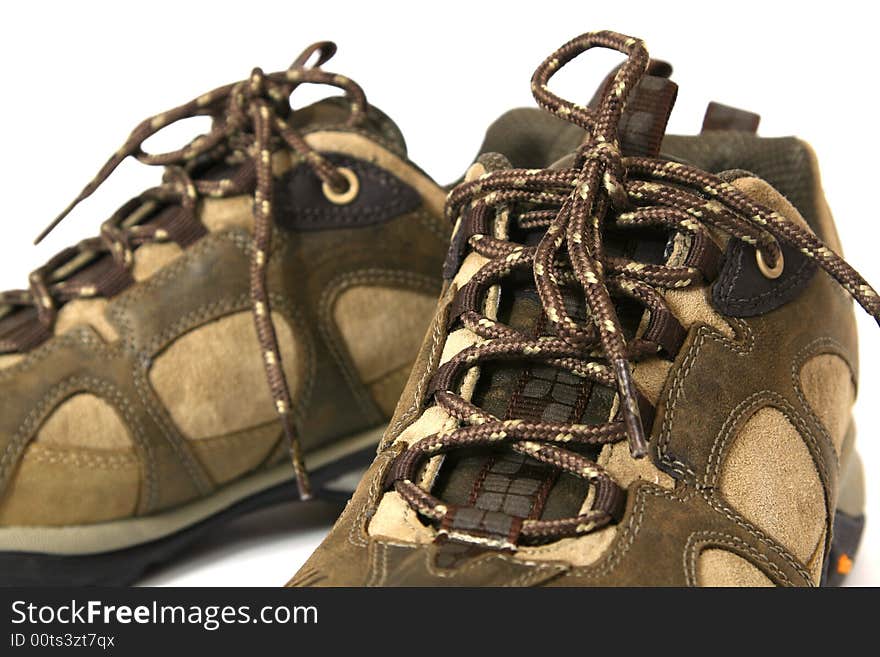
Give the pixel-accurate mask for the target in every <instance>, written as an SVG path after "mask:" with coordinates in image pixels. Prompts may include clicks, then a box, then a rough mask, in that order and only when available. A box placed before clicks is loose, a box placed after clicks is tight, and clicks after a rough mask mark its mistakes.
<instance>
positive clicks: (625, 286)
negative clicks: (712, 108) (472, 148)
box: [390, 32, 880, 541]
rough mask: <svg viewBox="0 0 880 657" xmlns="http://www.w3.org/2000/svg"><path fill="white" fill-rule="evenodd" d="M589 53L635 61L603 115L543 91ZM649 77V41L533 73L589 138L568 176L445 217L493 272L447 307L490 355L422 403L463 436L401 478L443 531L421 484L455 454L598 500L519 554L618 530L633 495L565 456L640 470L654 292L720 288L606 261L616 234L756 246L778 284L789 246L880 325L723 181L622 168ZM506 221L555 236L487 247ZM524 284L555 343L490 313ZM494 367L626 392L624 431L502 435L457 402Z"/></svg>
mask: <svg viewBox="0 0 880 657" xmlns="http://www.w3.org/2000/svg"><path fill="white" fill-rule="evenodd" d="M594 47H603V48H609V49H613V50H617V51H619V52H621V53H623V54H625V55H626V57H627V59H626V61H625V63H624V64H623V65H622V66H621V67H620V68H619V69H618V70H617V72H616V75H615V76H614V79H613V82H612V83H611V84H610V85H609V86H608V87H607V88H606V90H605V92H604V95H603V96H602V97H601V99H600V102H599V103H598V105H597V106H596V108H595V109H590V108H586V107H581V106H578V105H575V104H574V103H571V102H569V101H566V100H563V99H562V98H559V97H558V96H556V95H555V94H554V93H553V92H551V91H550V90H549V89H548V86H547V83H548V82H549V80H550V78H551V77H552V76H553V75H554V74H555V73H556V72H558V71H559V70H560V69H561V68H562V67H563V66H564V65H565V64H566V63H568V62H570V61H571V60H572V59H574V58H575V57H577V56H578V55H580V54H582V53H584V52H586V51H587V50H589V49H591V48H594ZM648 63H649V59H648V52H647V50H646V48H645V45H644V43H643V42H642V41H640V40H638V39H634V38H631V37H627V36H625V35H621V34H617V33H614V32H597V33H588V34H584V35H582V36H580V37H577V38H575V39H573V40H571V41H570V42H568V43H566V44H565V45H563V46H562V47H561V48H559V49H558V50H557V51H556V52H554V53H553V54H552V55H550V56H549V57H548V58H547V59H546V60H545V61H544V62H543V63H542V64H541V65H540V66H539V67H538V69H537V70H536V71H535V74H534V76H533V77H532V91H533V94H534V97H535V99H536V100H537V102H538V104H539V105H540V106H541V107H543V108H544V109H546V110H547V111H549V112H551V113H553V114H555V115H556V116H558V117H560V118H563V119H565V120H567V121H570V122H572V123H574V124H576V125H578V126H580V127H581V128H583V129H584V130H585V131H586V134H587V137H586V139H585V140H584V142H583V144H582V145H581V146H580V148H579V149H578V151H577V154H576V158H575V162H574V165H573V166H572V167H571V168H567V169H559V170H555V169H542V170H524V169H505V170H498V171H493V172H489V173H485V174H484V175H482V176H480V177H479V178H478V179H476V180H473V181H470V182H465V183H462V184H460V185H459V186H458V187H456V188H455V189H454V190H453V191H452V192H451V194H450V196H449V199H448V202H447V208H446V212H447V216H448V218H449V219H450V220H451V221H453V222H454V221H456V220H458V219H459V218H460V217H461V218H462V220H464V217H465V216H466V215H467V214H468V213H470V217H471V221H472V224H473V225H477V226H480V225H482V227H483V228H482V229H477V230H474V231H472V232H474V234H473V235H472V236H471V237H470V238H469V240H468V244H469V246H470V248H471V249H472V250H473V251H474V252H476V253H478V254H481V255H483V256H485V257H486V258H488V259H489V260H488V262H487V263H486V264H484V265H483V267H482V268H481V269H480V270H479V271H478V272H477V273H476V274H475V275H474V277H473V278H472V279H471V281H470V282H469V283H467V284H466V285H465V286H463V287H462V288H461V289H460V290H459V291H458V293H457V297H456V299H455V300H454V301H453V305H455V304H457V309H458V310H459V312H458V313H456V315H458V320H459V321H461V323H462V324H463V325H464V327H465V328H467V329H469V330H471V331H472V332H473V333H475V334H476V335H477V336H479V337H480V338H482V340H481V341H480V342H478V343H476V344H474V345H473V346H470V347H468V348H465V349H464V350H462V351H461V352H460V353H458V354H457V355H455V356H454V357H453V358H451V359H450V360H449V361H448V362H447V363H445V364H444V365H443V366H441V367H440V368H439V369H438V371H437V373H436V375H435V376H434V379H433V381H432V383H431V385H430V387H429V391H428V393H427V395H426V396H427V397H428V398H430V397H433V401H434V402H435V403H436V404H437V405H438V406H439V407H440V408H442V409H443V410H444V411H445V412H446V413H448V414H449V416H450V417H451V418H452V422H450V424H451V425H453V426H452V427H451V428H448V429H445V430H443V431H441V432H439V433H436V434H434V435H431V436H428V437H426V438H424V439H422V440H419V441H417V442H416V443H414V444H412V445H411V446H409V447H408V448H407V449H406V450H405V451H403V452H402V453H401V454H400V455H399V457H398V459H397V461H396V463H395V466H394V468H393V470H392V472H391V477H390V481H391V482H393V485H394V488H395V489H396V490H397V492H398V493H399V494H400V495H401V496H402V497H403V498H404V499H405V500H406V501H407V502H408V503H409V504H410V505H411V506H412V508H413V509H415V510H416V511H417V512H418V513H419V514H420V515H421V516H422V517H424V518H426V519H428V520H430V521H433V522H438V523H439V522H441V521H443V520H444V518H446V517H447V516H448V515H449V514H451V513H452V512H453V510H454V509H453V507H450V506H449V505H447V504H446V503H444V502H443V501H442V500H440V499H438V498H436V497H435V496H433V495H432V494H431V493H430V492H428V491H427V490H425V489H424V488H422V487H421V486H420V485H418V484H417V483H415V482H416V481H417V480H418V477H419V472H420V468H421V467H422V466H423V465H424V464H425V463H426V461H427V460H428V459H430V458H433V457H436V456H439V455H442V454H445V453H447V452H450V451H452V450H455V449H460V448H465V447H477V446H484V447H496V448H497V447H500V446H502V445H506V446H508V447H509V448H510V449H512V450H514V451H515V452H518V453H520V454H525V455H527V456H529V457H531V458H533V459H535V460H537V461H539V462H542V463H546V464H550V465H552V466H555V467H556V468H559V469H560V470H562V471H564V472H568V473H570V474H572V475H575V476H577V477H580V478H583V479H585V480H587V481H588V482H589V483H590V484H591V485H592V486H594V491H595V495H594V498H593V503H592V505H591V508H590V509H589V510H587V511H585V512H582V513H580V514H579V515H578V516H575V517H571V518H563V519H554V520H541V519H522V520H521V522H520V526H519V527H517V531H518V534H519V536H521V537H522V538H523V539H524V540H527V541H528V540H531V541H536V540H547V539H556V538H562V537H566V536H576V535H581V534H584V533H587V532H591V531H594V530H595V529H597V528H599V527H602V526H604V525H606V524H608V523H609V522H612V521H613V520H614V519H615V518H616V517H618V516H619V514H620V512H621V510H622V501H623V491H622V490H621V489H620V488H619V487H618V485H617V484H616V483H615V482H614V481H613V479H612V478H611V476H610V475H609V474H608V473H607V472H606V471H604V470H603V468H601V467H600V466H599V465H598V464H597V463H595V462H594V461H593V460H591V459H590V458H588V457H587V456H584V455H582V454H579V453H577V452H575V451H572V450H571V449H566V446H578V445H581V446H583V445H598V446H601V445H604V444H608V443H614V442H618V441H621V440H625V439H628V441H629V446H630V452H631V454H632V456H633V457H635V458H641V457H643V456H645V455H646V453H647V441H646V438H645V433H644V429H643V427H642V421H641V418H640V410H639V407H640V403H639V402H640V401H641V400H640V398H639V395H638V393H637V391H636V389H635V386H634V384H633V381H632V366H631V362H632V360H634V359H637V358H640V357H643V356H645V355H648V354H657V353H658V352H662V351H663V347H664V345H663V341H662V340H660V341H654V342H652V341H651V340H649V339H647V338H648V334H649V333H651V332H652V329H651V326H652V325H659V324H662V323H663V319H664V318H666V319H668V318H670V317H671V311H670V310H669V309H668V307H667V305H666V303H665V301H664V297H663V295H662V294H661V293H660V292H658V290H660V289H670V288H684V287H688V286H691V285H695V284H699V283H708V282H710V280H711V278H712V277H713V276H714V275H715V274H714V273H713V272H711V271H707V268H706V267H702V268H701V267H698V266H696V263H697V260H698V259H697V258H693V259H691V258H690V257H689V258H687V259H685V261H684V263H683V264H682V265H681V266H672V265H669V264H666V265H653V264H645V263H640V262H635V261H632V260H628V259H626V258H622V257H616V256H611V255H608V254H607V253H606V249H605V244H604V240H605V233H606V229H607V227H609V226H611V225H614V226H617V227H633V226H638V227H661V228H663V229H667V230H669V231H671V232H677V233H679V234H680V235H683V236H685V237H687V239H689V240H690V244H691V249H690V252H691V254H693V253H695V252H696V251H698V250H700V249H703V250H705V249H715V250H717V248H718V247H717V246H715V245H714V242H713V241H712V240H711V238H710V237H709V232H708V227H709V226H712V227H715V228H717V229H721V230H723V231H725V232H727V233H729V234H730V235H731V236H732V237H734V238H736V239H740V240H742V241H744V242H746V243H748V244H751V245H753V246H755V247H756V249H757V252H756V253H757V258H758V264H759V266H760V267H761V268H762V271H767V272H770V275H778V274H776V273H774V272H778V271H779V270H780V269H781V268H782V266H783V263H782V252H781V250H780V246H779V242H780V241H782V242H786V243H788V244H791V245H793V246H794V247H796V248H797V249H798V250H799V251H800V252H801V253H803V254H804V255H805V256H806V257H807V258H809V259H810V260H812V261H814V262H815V263H817V264H818V265H819V266H820V267H822V268H823V269H824V270H825V271H826V272H828V273H829V274H830V275H831V276H832V277H833V278H834V279H835V280H837V281H838V282H839V283H840V285H841V286H842V287H844V288H845V289H846V290H847V291H848V292H849V294H851V295H852V296H853V297H854V298H855V299H856V300H857V301H858V302H859V303H860V304H861V305H862V306H863V307H864V308H865V310H866V311H867V312H868V313H870V314H871V315H872V316H873V317H874V318H875V319H877V320H878V322H880V300H878V297H877V293H876V292H875V291H874V290H873V289H872V288H871V287H870V286H869V285H868V284H867V282H865V280H864V279H863V278H862V277H861V276H860V275H859V274H858V273H857V272H856V271H855V270H854V269H853V268H852V267H850V266H849V265H848V264H847V263H846V262H845V261H844V260H843V259H842V258H840V257H839V256H838V255H836V254H835V253H834V252H833V251H831V250H830V249H829V248H827V247H826V246H825V245H824V244H823V243H822V242H821V240H819V239H818V238H817V237H816V236H815V235H813V234H812V233H810V232H809V231H807V230H805V229H803V228H801V227H799V226H797V225H795V224H793V223H791V222H790V221H787V220H786V219H784V218H783V217H781V216H780V215H779V214H777V213H776V212H773V211H771V210H769V209H767V208H765V207H762V206H761V205H758V204H757V203H755V202H754V201H752V200H751V199H750V198H749V197H747V196H746V195H745V194H744V193H742V192H740V191H739V190H738V189H736V188H735V187H734V186H733V185H731V184H730V183H728V182H725V181H724V180H722V179H720V178H719V177H717V176H714V175H712V174H709V173H706V172H704V171H701V170H699V169H696V168H694V167H691V166H688V165H685V164H680V163H676V162H670V161H665V160H660V159H652V158H643V157H623V156H622V155H621V152H620V146H619V143H618V133H617V127H618V123H619V121H620V119H621V116H622V113H623V110H624V107H625V104H626V101H627V97H628V96H629V94H630V92H631V91H632V89H633V88H634V87H635V85H636V84H637V83H638V82H639V80H640V79H641V78H642V76H643V75H644V74H645V72H646V70H647V67H648ZM501 211H508V212H509V213H510V217H511V220H514V219H515V220H516V221H518V222H519V225H520V226H521V227H525V228H536V227H544V228H546V231H545V233H544V234H543V236H542V238H541V240H540V242H539V243H538V245H537V246H535V247H531V246H524V245H520V244H516V243H513V242H510V241H507V240H504V239H499V238H497V237H494V236H492V235H489V234H487V233H488V232H489V230H488V226H489V222H488V221H487V220H486V219H485V217H486V216H490V215H491V216H496V213H499V212H501ZM517 270H526V271H528V270H531V272H532V274H533V276H534V281H535V284H536V287H537V291H538V295H539V298H540V301H541V304H542V306H543V310H544V314H545V316H546V318H547V321H548V322H549V325H550V327H551V328H552V331H551V332H550V333H551V335H547V336H541V337H538V338H533V337H532V336H529V335H526V334H524V333H522V332H521V331H518V330H515V329H513V328H511V327H509V326H505V325H503V324H501V323H499V322H498V321H495V320H493V319H492V318H490V317H487V316H486V315H485V314H484V313H483V312H481V311H480V309H481V308H482V307H483V299H485V294H486V292H487V291H488V290H489V288H490V287H491V286H493V285H497V284H499V283H500V281H501V280H502V279H504V278H505V277H508V276H510V275H511V274H512V273H514V272H515V271H517ZM572 286H575V287H576V288H577V289H578V290H579V291H582V293H583V296H584V298H585V300H586V308H587V317H588V320H587V322H586V323H583V322H578V321H576V319H574V318H573V317H572V316H571V314H570V312H569V311H568V309H567V307H566V303H565V299H564V296H563V291H564V289H565V288H570V287H572ZM615 296H617V297H628V298H630V299H634V300H635V301H637V302H639V303H640V304H641V305H643V306H644V307H645V308H646V309H647V310H648V311H649V312H650V318H651V322H650V325H649V327H648V330H646V331H645V333H644V334H643V335H642V336H641V338H637V339H633V340H630V341H627V340H626V338H625V336H624V333H623V331H622V328H621V323H620V320H619V318H618V315H617V312H616V310H615V306H614V302H613V298H614V297H615ZM653 333H654V334H655V335H660V334H661V333H662V331H654V332H653ZM682 339H683V337H682ZM672 357H674V353H673V354H672ZM493 360H518V361H520V362H522V361H524V360H525V361H540V362H544V363H546V364H548V365H552V366H554V367H557V368H562V369H564V370H568V371H570V372H571V373H573V374H575V375H576V376H578V377H582V378H584V379H587V380H590V381H593V382H596V383H599V384H601V385H603V386H607V387H610V388H612V389H614V388H616V389H617V392H618V399H619V401H620V403H619V407H620V411H619V412H618V414H617V416H616V419H615V420H614V421H610V422H607V423H604V424H596V425H592V424H566V423H557V422H545V421H531V420H523V419H516V418H514V419H508V420H501V419H499V418H498V417H495V416H494V415H492V414H490V413H487V412H486V411H484V410H483V409H481V408H479V407H478V406H476V405H475V404H474V403H472V402H471V401H469V400H467V399H465V398H464V397H463V396H462V395H460V394H458V393H456V392H455V390H456V389H457V385H458V384H459V383H460V382H461V381H462V379H463V377H464V375H465V374H466V373H467V372H468V371H470V370H471V369H472V368H474V367H478V366H479V365H480V364H482V363H486V362H489V361H493Z"/></svg>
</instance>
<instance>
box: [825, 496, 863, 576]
mask: <svg viewBox="0 0 880 657" xmlns="http://www.w3.org/2000/svg"><path fill="white" fill-rule="evenodd" d="M864 529H865V516H864V514H862V515H860V516H851V515H848V514H846V513H844V512H843V511H839V510H838V512H837V513H836V514H835V515H834V528H833V532H832V539H831V551H830V552H829V553H828V559H826V561H825V575H824V576H823V578H822V586H842V585H843V582H844V580H845V579H846V576H847V575H848V574H849V571H850V569H851V568H852V564H853V561H855V558H856V552H857V551H858V549H859V542H860V541H861V540H862V531H864Z"/></svg>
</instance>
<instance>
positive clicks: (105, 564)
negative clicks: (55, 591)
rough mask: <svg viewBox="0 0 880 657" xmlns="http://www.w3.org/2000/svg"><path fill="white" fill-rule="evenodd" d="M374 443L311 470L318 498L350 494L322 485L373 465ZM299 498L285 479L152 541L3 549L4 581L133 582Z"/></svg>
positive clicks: (0, 573)
mask: <svg viewBox="0 0 880 657" xmlns="http://www.w3.org/2000/svg"><path fill="white" fill-rule="evenodd" d="M375 455H376V450H375V448H374V447H370V448H368V449H365V450H362V451H360V452H356V453H354V454H351V455H349V456H346V457H344V458H342V459H339V460H338V461H335V462H333V463H331V464H328V465H327V466H325V467H323V468H320V469H317V470H316V471H315V472H313V473H312V475H311V481H312V485H313V486H314V489H315V491H316V497H320V498H324V499H331V500H341V499H344V498H345V494H344V493H339V492H338V491H327V493H326V495H325V494H323V491H322V490H321V488H322V486H323V485H324V484H326V483H328V482H330V481H332V480H333V479H335V478H336V477H339V476H340V475H342V474H345V473H346V472H349V471H351V470H353V469H355V468H359V467H365V466H367V465H369V463H370V461H371V460H372V458H373V457H374V456H375ZM298 499H299V495H298V493H297V489H296V484H295V483H294V482H292V481H291V482H285V483H283V484H279V485H277V486H274V487H272V488H268V489H266V490H264V491H261V492H260V493H257V494H255V495H252V496H250V497H247V498H245V499H243V500H241V501H239V502H237V503H235V504H233V505H232V506H230V507H227V508H226V509H223V510H222V511H220V512H218V513H216V514H214V515H213V516H210V517H208V518H205V519H204V520H202V521H200V522H198V523H196V524H194V525H191V526H189V527H187V528H186V529H182V530H180V531H178V532H177V533H174V534H171V535H169V536H165V537H163V538H160V539H157V540H155V541H150V542H149V543H141V544H140V545H135V546H132V547H129V548H125V549H122V550H114V551H112V552H102V553H98V554H88V555H71V556H63V555H55V554H40V553H34V552H0V586H127V585H130V584H133V583H135V582H136V581H137V580H138V579H140V577H141V576H142V575H143V574H144V572H145V571H146V570H147V569H149V568H150V567H151V566H154V565H157V564H162V563H167V562H168V561H170V560H171V559H172V558H173V557H174V556H175V555H176V554H178V553H179V552H181V551H182V550H184V549H185V548H187V547H189V546H190V545H192V544H193V543H194V542H196V541H198V540H199V539H200V538H202V537H203V536H204V535H205V534H207V533H209V532H212V531H214V530H215V529H217V528H218V527H220V526H222V525H225V524H226V523H229V522H231V521H232V520H234V519H236V518H238V517H240V516H242V515H245V514H247V513H251V512H253V511H257V510H259V509H264V508H266V507H269V506H272V505H275V504H280V503H283V502H291V501H295V500H298Z"/></svg>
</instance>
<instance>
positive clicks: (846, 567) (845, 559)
mask: <svg viewBox="0 0 880 657" xmlns="http://www.w3.org/2000/svg"><path fill="white" fill-rule="evenodd" d="M852 567H853V560H852V559H850V558H849V555H847V554H841V555H840V559H838V560H837V572H838V573H840V574H841V575H848V574H849V571H851V570H852Z"/></svg>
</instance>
